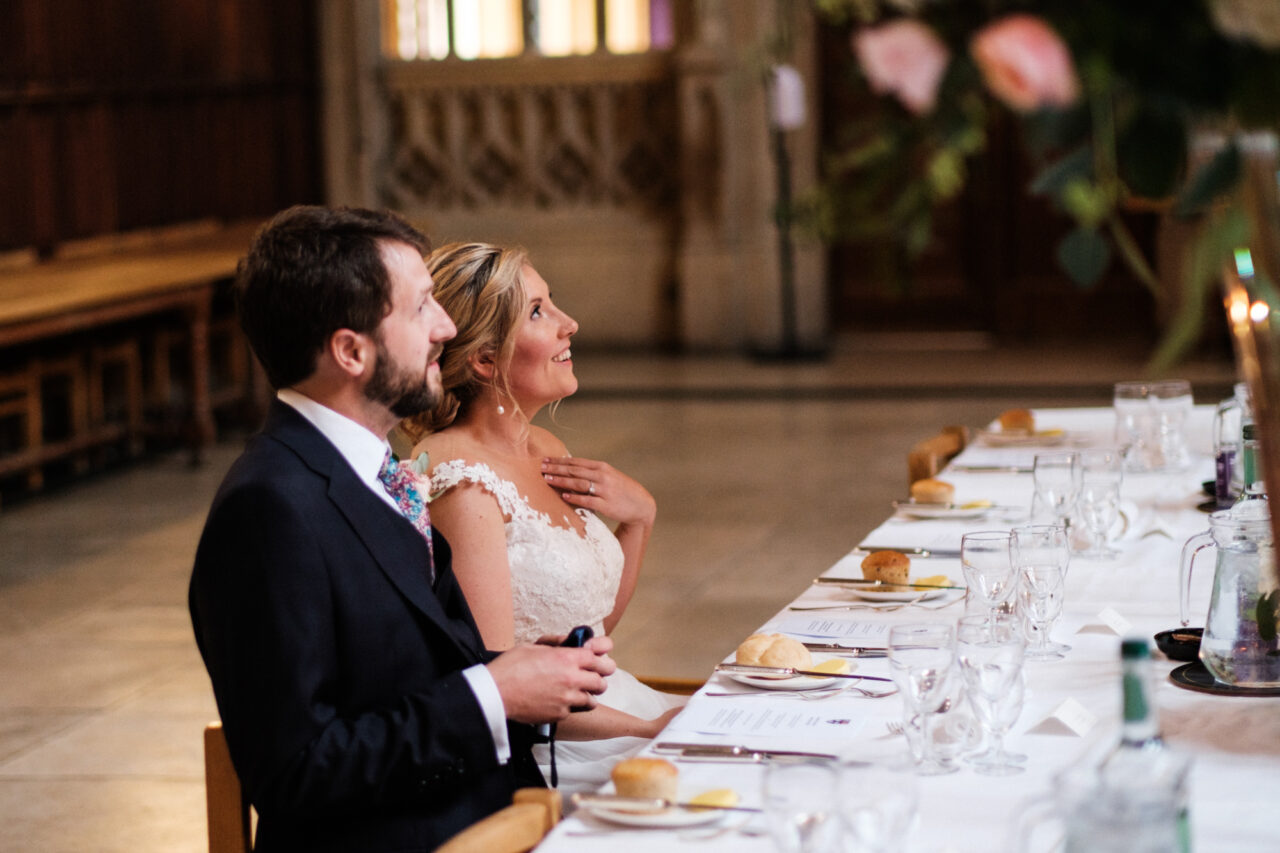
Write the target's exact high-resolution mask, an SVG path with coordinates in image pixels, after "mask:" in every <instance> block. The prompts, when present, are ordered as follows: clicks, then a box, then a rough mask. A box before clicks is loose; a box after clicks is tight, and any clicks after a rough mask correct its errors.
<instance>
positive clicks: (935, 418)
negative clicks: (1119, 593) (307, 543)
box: [0, 335, 1233, 853]
mask: <svg viewBox="0 0 1280 853" xmlns="http://www.w3.org/2000/svg"><path fill="white" fill-rule="evenodd" d="M577 363H578V373H579V377H580V378H581V381H582V391H581V392H580V393H579V395H578V396H577V397H575V398H573V399H571V400H569V401H567V402H566V403H565V404H564V405H563V406H561V408H560V410H559V412H558V413H557V415H556V424H555V426H554V427H553V428H554V429H556V430H557V431H558V432H559V433H560V435H561V436H562V437H563V438H564V439H565V441H566V443H567V444H568V445H569V446H570V447H571V448H572V449H573V450H574V452H576V453H578V454H580V455H584V456H595V457H597V458H604V459H607V460H608V461H610V462H611V463H613V464H614V465H616V466H617V467H619V468H620V469H622V470H624V471H627V472H628V473H630V474H632V475H633V476H635V477H637V478H638V479H640V480H641V481H642V482H644V483H645V484H646V485H647V486H648V487H649V488H650V490H651V491H652V492H653V493H654V495H655V496H656V498H657V500H658V506H659V521H658V526H657V528H656V530H655V533H654V536H653V539H652V544H651V547H650V551H649V556H648V559H647V560H646V565H645V570H644V574H643V576H642V579H641V584H640V591H639V593H638V594H637V595H636V597H635V600H634V601H633V603H632V604H631V607H630V609H629V611H628V613H627V615H626V618H625V619H624V620H623V622H622V624H621V626H620V627H619V630H618V631H617V633H616V634H615V641H616V643H617V657H618V659H619V661H620V662H621V663H622V664H623V665H624V666H626V667H628V668H629V669H631V670H632V671H634V672H637V673H646V674H664V675H672V676H684V677H703V676H705V675H706V673H707V672H708V671H709V670H710V668H711V666H712V665H713V664H714V663H715V662H716V661H718V660H719V659H720V658H721V657H722V656H723V655H724V654H725V653H726V652H727V651H728V650H730V649H732V648H733V647H734V646H735V645H736V644H737V642H738V641H739V640H740V639H741V638H742V637H744V636H745V635H746V634H748V633H750V632H751V630H752V629H753V628H755V627H756V626H757V625H759V624H760V623H761V622H763V621H764V620H765V619H766V618H767V617H769V616H770V615H772V614H773V613H774V612H775V611H776V609H777V608H778V606H779V605H780V604H782V603H783V602H784V601H786V600H788V599H790V598H791V597H793V596H794V595H795V594H796V593H797V592H798V591H799V590H800V589H801V588H803V586H804V585H805V583H806V582H807V581H808V580H809V579H810V578H811V577H813V576H814V575H815V574H816V573H817V572H819V571H820V570H822V569H824V568H826V567H827V566H829V565H830V564H831V563H833V562H834V561H835V560H836V559H837V558H838V557H840V555H841V554H843V553H844V552H845V551H846V550H848V548H849V547H850V546H851V545H853V544H854V543H855V542H856V541H857V540H858V539H859V538H860V537H861V536H862V535H863V534H864V533H865V532H866V531H867V530H869V529H870V528H871V527H873V526H875V525H876V524H878V523H879V521H881V520H882V519H883V518H884V516H885V514H886V513H887V511H888V508H889V506H888V505H889V501H890V500H892V499H894V498H896V497H898V496H900V495H901V494H902V493H903V492H904V490H905V487H906V482H905V454H906V451H907V449H908V448H909V447H910V445H911V444H912V443H914V442H915V441H917V440H919V439H921V438H925V437H927V436H928V435H930V434H931V433H932V432H933V431H935V430H936V428H937V427H939V426H941V425H944V424H950V423H962V424H969V425H971V426H979V425H981V424H983V423H985V422H986V421H987V420H989V419H990V418H991V417H992V416H993V415H994V414H996V413H997V412H999V411H1000V410H1001V409H1004V408H1007V407H1010V406H1013V405H1027V406H1053V405H1105V404H1107V403H1108V402H1109V395H1110V386H1111V383H1112V382H1114V381H1116V380H1120V379H1130V378H1137V377H1139V376H1140V375H1142V373H1143V367H1142V353H1140V352H1132V351H1129V352H1118V351H1116V350H1115V349H1114V348H1111V349H1107V348H1100V349H1085V350H1080V349H1076V348H1073V349H1072V350H1070V351H1067V350H1066V349H1062V348H1059V349H1056V350H1055V349H1040V350H997V349H993V348H991V347H989V346H988V345H987V342H986V341H985V339H983V338H982V337H981V336H978V335H934V336H923V337H904V336H884V337H869V338H861V339H859V340H858V341H856V342H844V343H843V344H842V345H841V346H840V347H837V348H836V350H835V351H834V352H833V353H832V354H831V356H830V357H829V358H827V359H825V360H822V361H815V362H800V363H788V362H781V361H763V362H761V361H751V360H747V359H739V358H653V357H646V356H640V355H635V356H617V355H613V356H597V355H594V354H591V353H580V354H579V355H578V357H577ZM1179 372H1180V374H1182V375H1185V376H1187V377H1188V378H1190V379H1191V380H1192V382H1193V385H1194V388H1195V393H1196V399H1197V401H1198V402H1214V401H1216V400H1218V399H1219V398H1221V397H1223V396H1225V395H1226V393H1227V390H1228V388H1229V385H1230V383H1231V381H1232V375H1233V371H1232V368H1231V365H1230V364H1228V363H1224V362H1221V361H1212V360H1211V361H1205V362H1200V363H1193V364H1187V365H1184V366H1183V367H1181V368H1179ZM239 443H240V439H234V438H227V439H224V441H223V442H222V443H221V444H219V445H218V446H217V447H216V448H215V449H214V450H213V452H212V453H210V454H209V458H208V460H207V462H206V464H205V465H204V466H203V467H200V468H197V469H192V468H191V467H189V466H188V465H187V463H186V460H185V457H184V456H182V455H181V454H173V455H164V456H157V457H153V458H150V459H147V460H145V461H143V462H141V463H138V464H135V465H133V466H131V467H129V468H127V469H124V470H117V471H115V472H112V473H109V474H104V475H99V476H97V477H94V478H91V479H87V480H84V481H81V482H79V483H76V484H74V485H71V486H67V487H63V488H60V489H59V490H57V491H56V492H54V493H49V494H46V495H43V496H40V497H37V498H33V499H29V500H25V501H22V502H19V503H16V504H14V505H11V506H6V507H4V508H3V510H0V850H15V851H16V850H24V851H27V850H30V851H104V853H106V852H107V851H112V852H114V851H129V852H130V853H153V851H154V853H159V852H160V851H164V853H181V851H198V850H203V849H205V844H206V842H205V823H204V800H203V797H204V786H203V778H202V763H201V739H200V732H201V729H202V728H203V726H204V724H205V723H206V722H207V721H209V720H211V719H214V718H215V715H216V712H215V709H214V706H213V701H212V697H211V695H210V691H209V686H208V681H207V679H206V677H205V674H204V671H203V669H202V667H201V664H200V661H199V657H198V655H197V653H196V650H195V645H194V642H193V641H192V637H191V631H190V625H189V623H188V620H187V611H186V604H185V592H186V584H187V575H188V572H189V570H190V563H191V558H192V554H193V552H194V547H195V542H196V539H197V537H198V535H199V531H200V528H201V525H202V522H203V518H204V514H205V511H206V509H207V506H208V502H209V499H210V497H211V496H212V493H213V491H214V489H215V488H216V486H217V483H218V481H219V479H220V478H221V476H222V472H223V471H224V470H225V468H226V466H227V465H228V464H229V463H230V462H231V460H232V459H233V458H234V457H235V455H236V453H237V452H238V445H239Z"/></svg>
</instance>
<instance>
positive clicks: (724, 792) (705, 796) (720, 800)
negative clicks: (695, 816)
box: [688, 788, 738, 807]
mask: <svg viewBox="0 0 1280 853" xmlns="http://www.w3.org/2000/svg"><path fill="white" fill-rule="evenodd" d="M688 804H689V805H690V806H722V807H723V806H736V805H737V804H738V792H737V791H735V790H733V789H732V788H713V789H711V790H710V791H703V792H702V793H701V794H699V795H698V796H696V797H692V798H690V800H689V803H688Z"/></svg>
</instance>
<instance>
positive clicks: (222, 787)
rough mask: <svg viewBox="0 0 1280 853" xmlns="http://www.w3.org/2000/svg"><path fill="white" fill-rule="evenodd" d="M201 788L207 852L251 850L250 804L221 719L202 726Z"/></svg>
mask: <svg viewBox="0 0 1280 853" xmlns="http://www.w3.org/2000/svg"><path fill="white" fill-rule="evenodd" d="M204 790H205V803H206V808H207V809H208V815H209V853H250V851H252V850H253V835H252V830H251V824H250V817H249V804H248V802H246V801H245V798H244V792H243V791H242V790H241V789H240V777H239V776H237V775H236V768H235V767H234V766H232V764H231V753H230V752H229V751H228V750H227V739H226V736H225V735H223V733H222V723H210V724H209V725H207V726H205V727H204Z"/></svg>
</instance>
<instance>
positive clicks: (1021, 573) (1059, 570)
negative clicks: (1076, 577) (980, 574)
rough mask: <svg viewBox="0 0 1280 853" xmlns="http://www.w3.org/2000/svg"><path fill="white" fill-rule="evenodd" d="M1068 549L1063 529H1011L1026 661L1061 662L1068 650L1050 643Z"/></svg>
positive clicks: (1058, 612) (1059, 610) (1059, 612)
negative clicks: (1026, 637)
mask: <svg viewBox="0 0 1280 853" xmlns="http://www.w3.org/2000/svg"><path fill="white" fill-rule="evenodd" d="M1070 560H1071V547H1070V544H1069V542H1068V538H1067V531H1066V528H1064V527H1061V526H1059V525H1056V524H1031V525H1027V526H1026V527H1015V528H1014V529H1013V562H1014V565H1015V566H1016V567H1017V570H1018V609H1019V611H1020V612H1021V614H1022V619H1023V625H1024V626H1025V628H1026V630H1027V633H1028V635H1029V638H1032V639H1033V640H1034V641H1033V642H1032V643H1031V644H1030V645H1028V646H1027V651H1026V657H1028V658H1031V659H1033V660H1060V659H1061V658H1062V657H1063V654H1064V653H1065V652H1069V651H1070V650H1071V647H1070V646H1068V645H1066V644H1065V643H1055V642H1052V641H1051V640H1050V639H1049V632H1050V631H1051V630H1053V623H1054V622H1055V621H1057V619H1058V617H1059V616H1060V615H1062V598H1063V593H1064V590H1065V587H1066V578H1067V565H1068V564H1069V562H1070Z"/></svg>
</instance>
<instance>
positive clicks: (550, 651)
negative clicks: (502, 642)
mask: <svg viewBox="0 0 1280 853" xmlns="http://www.w3.org/2000/svg"><path fill="white" fill-rule="evenodd" d="M544 639H546V638H544ZM612 648H613V641H612V640H610V639H609V638H608V637H596V638H594V639H592V640H589V641H588V642H587V645H585V646H583V647H582V648H580V649H574V648H553V647H551V646H546V645H524V646H516V647H515V648H513V649H510V650H508V651H506V652H503V653H502V654H501V655H499V656H498V657H496V658H495V659H494V660H492V661H490V662H489V664H488V665H487V666H488V667H489V674H490V675H492V676H493V681H494V683H495V684H497V686H498V693H499V694H500V695H501V696H502V703H503V705H504V707H505V708H506V714H507V718H508V719H511V720H515V721H517V722H520V723H546V722H555V721H559V720H563V719H564V718H565V717H567V716H569V709H570V708H573V707H581V706H585V707H588V708H594V707H595V706H596V704H597V702H596V696H598V695H599V694H601V693H603V692H604V690H605V680H604V677H605V676H606V675H611V674H612V673H613V671H614V670H615V669H617V664H615V663H614V662H613V659H612V658H610V657H609V655H608V652H609V651H610V650H611V649H612Z"/></svg>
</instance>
